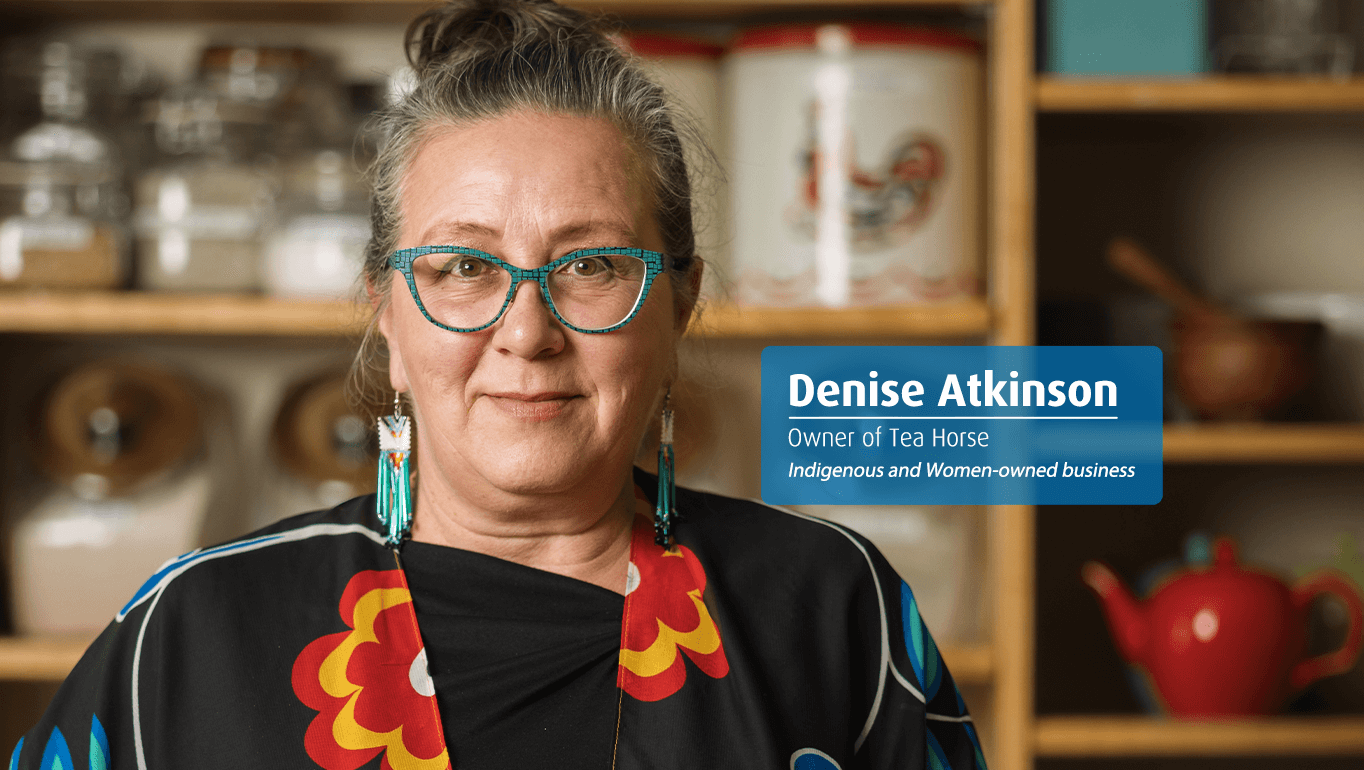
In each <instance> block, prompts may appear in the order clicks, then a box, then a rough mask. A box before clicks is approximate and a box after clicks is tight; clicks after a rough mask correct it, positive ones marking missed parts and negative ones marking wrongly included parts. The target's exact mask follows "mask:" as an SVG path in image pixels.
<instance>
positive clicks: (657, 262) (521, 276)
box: [388, 246, 667, 334]
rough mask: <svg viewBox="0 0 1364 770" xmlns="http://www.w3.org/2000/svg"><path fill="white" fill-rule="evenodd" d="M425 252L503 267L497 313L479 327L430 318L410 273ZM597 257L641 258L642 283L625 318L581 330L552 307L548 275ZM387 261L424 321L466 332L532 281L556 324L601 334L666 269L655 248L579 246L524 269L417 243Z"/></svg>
mask: <svg viewBox="0 0 1364 770" xmlns="http://www.w3.org/2000/svg"><path fill="white" fill-rule="evenodd" d="M427 254H464V255H466V256H470V257H478V258H479V259H484V260H487V261H488V262H491V263H492V264H494V265H497V266H498V267H500V268H502V269H503V270H506V271H507V273H509V274H510V275H511V285H510V286H508V287H507V296H506V297H505V298H504V299H503V300H502V308H501V309H500V310H498V311H497V315H495V316H493V319H492V320H491V321H489V322H487V323H485V324H483V325H482V326H474V327H471V328H468V329H460V328H458V327H454V326H446V325H445V324H443V323H441V322H440V321H437V320H436V319H434V318H432V317H431V314H430V313H429V312H427V310H426V306H425V305H423V304H422V298H421V295H420V294H418V293H417V281H416V279H415V278H414V277H413V276H412V262H413V261H414V260H415V259H416V258H417V257H424V256H426V255H427ZM599 256H627V257H638V258H639V259H641V260H643V261H644V267H645V273H644V285H643V286H642V287H641V288H640V290H639V297H638V298H637V299H636V300H635V306H634V308H632V309H631V310H630V314H629V315H627V316H626V317H625V320H623V321H621V322H620V323H617V324H615V325H613V326H608V327H606V328H605V329H584V328H581V327H579V326H574V325H573V324H571V323H569V322H568V321H565V320H564V317H563V316H562V315H559V309H558V308H556V307H555V306H554V299H553V298H552V297H550V296H549V274H550V273H552V272H554V271H555V270H557V269H559V268H560V267H562V266H563V265H566V264H568V263H569V262H572V261H573V260H575V259H582V258H583V257H599ZM388 264H389V266H390V267H392V268H393V269H394V270H397V271H398V272H400V273H402V274H403V278H404V279H406V280H407V289H408V291H410V292H412V299H413V300H415V301H416V303H417V309H418V310H420V311H422V315H424V316H426V320H428V321H430V322H431V323H433V324H435V325H436V326H439V327H440V328H442V329H445V330H446V331H452V332H460V333H462V334H468V333H470V332H477V331H483V330H484V329H486V328H488V327H489V326H492V325H493V324H495V323H497V322H498V320H500V319H501V318H502V316H503V315H505V314H506V312H507V308H508V307H510V306H511V303H512V300H513V299H514V298H515V297H516V289H517V287H519V286H520V285H521V282H522V281H534V282H536V283H538V284H540V297H541V298H542V299H544V301H545V306H546V307H548V308H549V311H550V312H551V313H553V314H554V317H555V318H557V319H559V323H561V324H563V325H564V326H567V327H568V328H570V329H572V330H573V331H575V332H578V333H580V334H605V333H607V332H613V331H615V330H616V329H619V328H620V327H622V326H624V325H626V324H628V323H630V321H632V320H634V317H635V315H636V314H637V313H639V309H640V308H641V307H644V301H645V300H646V299H648V298H649V289H650V288H652V287H653V285H654V279H655V278H657V277H658V276H659V275H660V274H661V273H663V272H664V270H666V269H667V258H666V257H665V256H664V255H663V254H660V253H659V252H657V251H647V250H645V249H630V248H612V249H579V250H577V251H575V252H573V253H571V254H565V255H564V256H562V257H559V258H558V259H556V260H554V261H553V262H550V263H549V264H547V265H545V266H543V267H537V268H535V269H533V270H526V269H523V268H520V267H517V266H515V265H512V264H509V263H508V262H506V261H505V260H502V259H498V258H497V257H495V256H493V255H492V254H489V253H488V252H486V251H479V250H478V249H471V248H469V247H467V246H417V247H414V248H411V249H402V250H401V251H395V252H393V254H392V255H391V256H390V257H389V258H388Z"/></svg>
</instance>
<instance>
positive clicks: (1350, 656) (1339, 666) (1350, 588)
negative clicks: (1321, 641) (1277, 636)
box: [1289, 569, 1364, 691]
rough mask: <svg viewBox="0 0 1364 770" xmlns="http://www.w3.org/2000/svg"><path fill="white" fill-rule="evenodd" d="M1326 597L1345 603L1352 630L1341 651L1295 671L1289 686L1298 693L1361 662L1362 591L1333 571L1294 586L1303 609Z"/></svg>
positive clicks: (1313, 659)
mask: <svg viewBox="0 0 1364 770" xmlns="http://www.w3.org/2000/svg"><path fill="white" fill-rule="evenodd" d="M1322 594H1333V595H1335V596H1337V597H1339V598H1340V600H1341V601H1342V602H1344V603H1345V611H1346V613H1347V614H1348V615H1349V616H1350V627H1349V630H1347V631H1346V632H1345V644H1343V645H1341V647H1340V649H1338V650H1336V651H1335V652H1327V653H1323V654H1321V655H1317V656H1315V657H1311V658H1308V659H1307V660H1304V661H1301V662H1300V663H1298V665H1296V666H1294V667H1293V671H1292V673H1291V674H1289V684H1290V686H1292V688H1293V689H1294V690H1295V691H1296V690H1301V689H1302V688H1304V687H1306V686H1307V685H1309V684H1311V683H1313V682H1315V681H1317V680H1318V679H1321V678H1323V677H1328V676H1332V675H1333V674H1343V673H1345V672H1346V671H1349V670H1350V669H1351V668H1352V667H1353V666H1354V664H1355V660H1356V659H1358V658H1359V652H1360V648H1361V646H1364V601H1361V600H1360V596H1359V589H1358V588H1356V587H1355V585H1354V583H1352V582H1351V581H1350V580H1349V579H1348V578H1346V577H1345V576H1344V575H1343V574H1341V573H1339V572H1337V571H1336V570H1333V569H1324V570H1319V571H1317V572H1313V573H1312V574H1310V575H1307V576H1305V577H1304V578H1303V579H1302V580H1299V581H1298V582H1297V584H1296V585H1294V586H1293V600H1294V602H1295V603H1297V604H1298V605H1299V606H1302V607H1305V606H1307V605H1308V604H1309V603H1310V602H1311V601H1312V600H1313V599H1315V598H1316V597H1318V596H1320V595H1322Z"/></svg>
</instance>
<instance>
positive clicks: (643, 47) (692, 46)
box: [615, 32, 725, 59]
mask: <svg viewBox="0 0 1364 770" xmlns="http://www.w3.org/2000/svg"><path fill="white" fill-rule="evenodd" d="M615 38H616V42H617V43H619V44H620V47H621V48H624V49H625V50H627V51H629V52H630V53H632V54H634V55H636V56H639V57H641V58H644V59H670V58H691V59H719V58H720V57H721V56H723V55H724V53H725V49H724V46H720V45H717V44H715V43H711V42H709V41H706V40H701V39H699V38H694V37H688V36H686V35H673V34H668V33H666V32H622V33H620V34H619V35H616V36H615Z"/></svg>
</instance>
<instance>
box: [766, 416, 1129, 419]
mask: <svg viewBox="0 0 1364 770" xmlns="http://www.w3.org/2000/svg"><path fill="white" fill-rule="evenodd" d="M786 419H788V420H1116V419H1118V418H1117V416H1115V415H1075V416H1070V415H1066V416H1061V415H994V416H992V417H901V416H896V415H887V416H885V417H863V416H860V415H849V416H847V417H823V416H820V417H813V416H812V417H797V416H794V415H793V416H790V417H787V418H786Z"/></svg>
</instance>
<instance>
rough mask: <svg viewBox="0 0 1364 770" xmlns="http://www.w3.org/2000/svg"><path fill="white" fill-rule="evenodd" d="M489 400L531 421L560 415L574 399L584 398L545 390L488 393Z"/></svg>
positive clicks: (518, 416)
mask: <svg viewBox="0 0 1364 770" xmlns="http://www.w3.org/2000/svg"><path fill="white" fill-rule="evenodd" d="M486 396H487V398H488V400H489V401H490V402H491V403H492V404H493V405H494V406H496V407H497V408H498V409H500V410H502V412H504V413H505V414H508V415H510V416H512V417H515V418H518V419H521V420H526V421H529V422H541V421H544V420H550V419H553V418H554V417H556V416H558V415H559V414H560V413H561V412H563V411H564V410H565V409H567V408H568V406H569V405H570V404H571V403H573V402H574V401H576V400H578V399H579V398H582V396H580V395H578V394H576V393H561V392H557V391H544V392H540V393H516V392H507V393H488V394H486Z"/></svg>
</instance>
